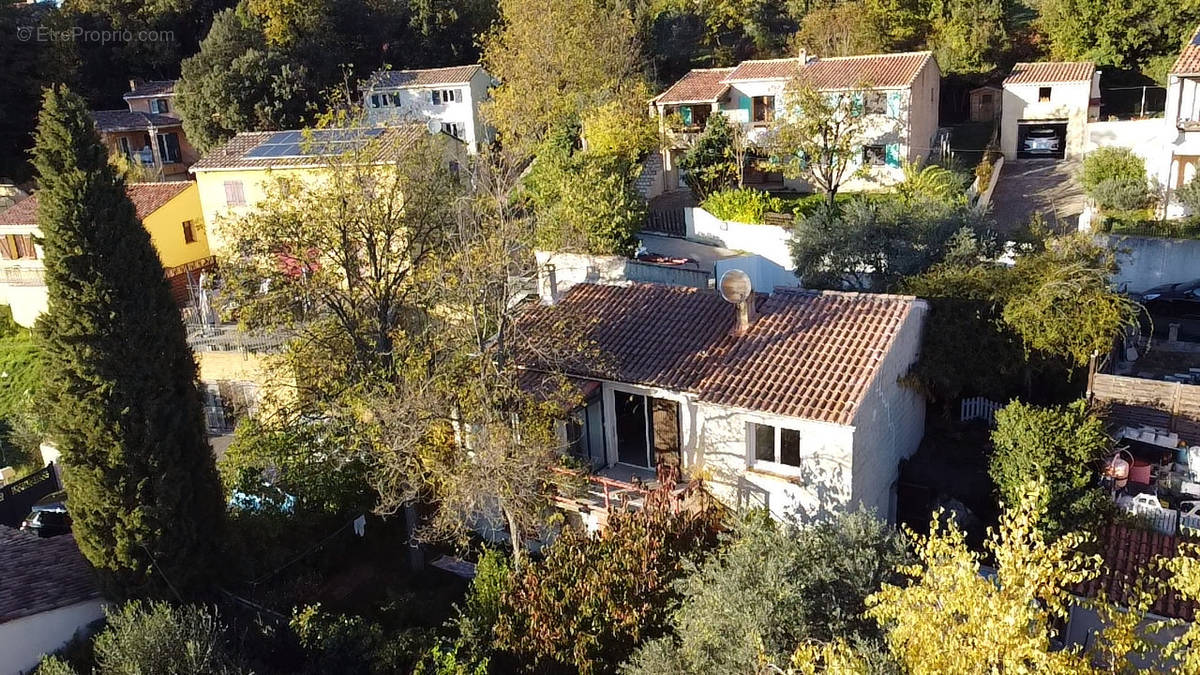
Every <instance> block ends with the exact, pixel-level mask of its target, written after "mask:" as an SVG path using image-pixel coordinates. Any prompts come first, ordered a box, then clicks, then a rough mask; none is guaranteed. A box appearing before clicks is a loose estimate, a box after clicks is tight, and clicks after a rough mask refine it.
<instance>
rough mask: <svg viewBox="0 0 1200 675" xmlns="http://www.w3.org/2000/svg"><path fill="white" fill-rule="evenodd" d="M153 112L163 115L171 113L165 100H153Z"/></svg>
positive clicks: (169, 105) (169, 106)
mask: <svg viewBox="0 0 1200 675" xmlns="http://www.w3.org/2000/svg"><path fill="white" fill-rule="evenodd" d="M154 112H156V113H159V114H160V115H165V114H167V113H169V112H171V104H170V103H168V102H167V99H165V98H156V99H154Z"/></svg>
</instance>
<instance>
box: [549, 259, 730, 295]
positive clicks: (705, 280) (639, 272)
mask: <svg viewBox="0 0 1200 675" xmlns="http://www.w3.org/2000/svg"><path fill="white" fill-rule="evenodd" d="M534 258H535V260H536V261H537V267H538V279H537V293H538V299H539V300H541V301H542V302H543V303H545V304H547V305H550V304H554V303H555V302H556V301H557V300H558V298H560V297H562V294H563V293H566V292H567V290H568V289H569V288H571V287H572V286H574V285H575V284H582V283H590V284H607V285H613V286H623V285H627V284H629V283H630V282H642V283H656V284H670V285H672V286H688V287H691V288H704V289H707V288H708V287H709V282H710V281H711V280H712V274H711V272H708V271H705V270H701V269H689V268H682V267H672V266H669V265H655V264H653V263H644V262H640V261H637V260H630V259H628V258H622V257H621V256H601V255H587V254H583V253H563V252H551V251H535V252H534ZM551 266H553V272H554V273H553V274H550V271H551Z"/></svg>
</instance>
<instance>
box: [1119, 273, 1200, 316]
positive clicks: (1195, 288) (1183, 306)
mask: <svg viewBox="0 0 1200 675" xmlns="http://www.w3.org/2000/svg"><path fill="white" fill-rule="evenodd" d="M1133 299H1134V300H1137V301H1138V302H1140V303H1142V305H1143V306H1144V307H1145V308H1146V310H1147V311H1149V312H1150V313H1151V314H1159V315H1162V316H1173V317H1183V318H1196V319H1200V279H1192V280H1191V281H1184V282H1180V283H1175V284H1163V285H1161V286H1155V287H1154V288H1151V289H1148V290H1146V291H1143V292H1141V293H1138V294H1135V295H1133Z"/></svg>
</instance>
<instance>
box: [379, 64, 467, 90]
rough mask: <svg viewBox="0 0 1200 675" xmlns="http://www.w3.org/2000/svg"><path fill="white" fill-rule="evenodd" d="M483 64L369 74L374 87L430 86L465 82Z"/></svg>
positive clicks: (380, 71)
mask: <svg viewBox="0 0 1200 675" xmlns="http://www.w3.org/2000/svg"><path fill="white" fill-rule="evenodd" d="M481 70H483V66H481V65H479V64H477V63H476V64H472V65H469V66H450V67H449V68H425V69H423V70H377V71H375V72H374V73H373V74H372V75H371V82H370V83H371V86H375V87H432V86H434V85H437V84H467V83H468V82H470V81H471V78H473V77H475V73H478V72H479V71H481Z"/></svg>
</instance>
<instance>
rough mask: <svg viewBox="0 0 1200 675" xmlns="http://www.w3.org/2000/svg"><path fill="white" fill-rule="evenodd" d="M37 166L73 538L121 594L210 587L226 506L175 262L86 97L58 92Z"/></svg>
mask: <svg viewBox="0 0 1200 675" xmlns="http://www.w3.org/2000/svg"><path fill="white" fill-rule="evenodd" d="M34 166H35V168H36V169H37V172H38V174H39V181H40V184H41V189H40V190H39V191H38V224H39V226H40V227H41V230H42V234H43V237H44V247H45V253H46V256H45V264H46V287H47V289H48V291H49V310H48V311H47V313H46V314H45V315H44V316H43V317H42V319H41V320H40V321H39V322H38V326H37V336H38V339H39V341H40V344H41V347H42V350H43V354H44V358H45V367H44V371H43V373H44V376H45V386H44V388H43V389H44V393H43V396H44V405H43V407H42V411H43V413H44V415H45V417H46V422H47V429H48V433H49V436H50V439H51V440H52V441H53V442H55V443H56V444H57V445H58V448H59V450H60V451H61V452H62V463H63V468H64V482H65V485H66V489H67V493H68V499H69V505H70V509H71V515H72V518H73V520H74V531H75V537H76V539H77V540H78V542H79V547H80V549H81V550H82V551H83V554H84V555H85V556H86V557H87V559H88V560H89V561H91V563H92V565H93V566H95V567H96V569H97V570H98V571H99V573H100V575H101V580H102V583H103V586H104V590H105V592H106V594H107V595H109V596H110V597H114V598H123V597H151V598H153V597H164V598H174V597H175V596H176V594H179V595H182V596H184V597H189V596H194V595H196V594H199V593H202V592H203V591H204V589H205V587H206V584H207V583H208V582H209V581H210V580H211V575H212V572H213V570H214V569H215V565H214V564H213V563H214V550H215V546H216V544H217V542H218V541H219V537H220V530H221V524H222V518H223V515H224V506H223V501H222V496H221V486H220V479H219V478H218V477H217V472H216V466H215V462H214V460H213V454H212V451H211V449H210V448H209V447H208V443H207V441H206V439H205V427H204V419H203V409H202V407H201V399H200V393H199V389H198V388H197V385H196V362H195V359H194V357H193V356H192V352H191V349H190V348H189V347H188V344H187V339H186V333H185V331H184V327H183V323H182V321H181V319H180V316H179V310H178V308H177V307H176V306H175V305H174V303H173V302H172V300H171V296H170V293H169V289H168V286H167V282H166V280H165V279H164V278H163V268H162V265H161V263H160V262H159V260H158V255H157V254H156V253H155V251H154V248H153V247H152V246H151V243H150V236H149V235H148V234H147V232H146V230H145V229H144V228H143V227H142V225H141V223H140V222H139V221H138V218H137V215H136V212H135V211H134V207H133V204H132V203H131V202H130V201H129V198H128V197H127V196H126V193H125V184H124V181H123V180H122V179H121V178H119V177H118V176H117V174H116V173H115V172H114V171H113V169H112V168H111V167H110V166H109V164H108V160H107V153H106V151H105V149H104V147H103V146H102V145H101V144H100V139H99V137H98V136H97V134H96V131H95V128H94V127H93V125H92V121H91V119H90V118H89V117H88V114H87V105H86V104H85V103H84V101H83V99H82V98H80V97H79V96H77V95H76V94H74V93H72V92H70V91H68V90H67V89H66V87H61V86H60V87H56V88H53V89H49V90H47V91H46V94H45V97H44V99H43V102H42V110H41V114H40V117H39V122H38V129H37V137H36V144H35V147H34Z"/></svg>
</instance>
